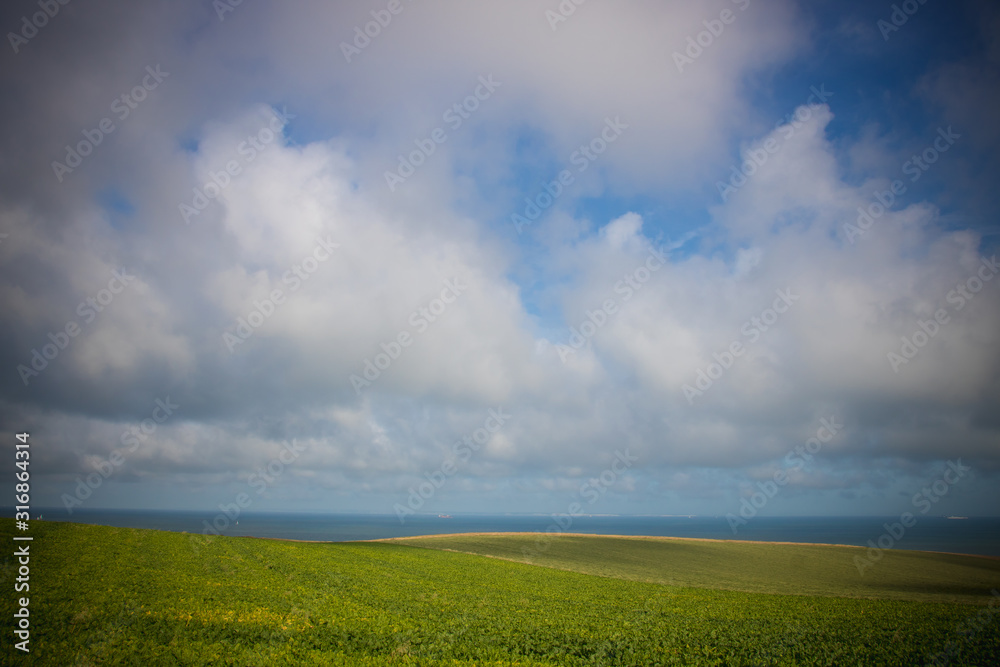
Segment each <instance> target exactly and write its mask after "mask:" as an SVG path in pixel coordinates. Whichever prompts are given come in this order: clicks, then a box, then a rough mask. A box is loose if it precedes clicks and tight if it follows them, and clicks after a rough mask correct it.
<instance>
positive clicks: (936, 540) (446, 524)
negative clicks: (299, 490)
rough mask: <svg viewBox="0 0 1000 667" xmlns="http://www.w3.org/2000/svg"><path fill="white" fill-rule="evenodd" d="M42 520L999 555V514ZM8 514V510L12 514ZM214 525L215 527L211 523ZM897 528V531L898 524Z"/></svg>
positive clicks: (103, 515) (335, 536)
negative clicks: (740, 519)
mask: <svg viewBox="0 0 1000 667" xmlns="http://www.w3.org/2000/svg"><path fill="white" fill-rule="evenodd" d="M40 512H41V513H42V514H44V516H45V520H46V521H72V522H76V523H90V524H99V525H105V526H118V527H127V528H154V529H157V530H170V531H175V532H188V533H204V532H206V530H209V528H210V527H211V526H212V522H213V520H216V519H218V521H217V527H218V528H219V531H218V532H219V534H222V535H231V536H248V537H269V538H281V539H292V540H318V541H329V542H343V541H352V540H374V539H382V538H387V537H406V536H412V535H435V534H438V533H473V532H543V531H546V530H549V531H551V532H573V533H591V534H608V535H656V536H672V537H701V538H711V539H722V540H729V539H738V540H752V541H762V542H806V543H813V544H816V543H827V544H850V545H856V546H868V541H869V540H871V541H872V542H873V543H875V544H879V538H880V537H881V538H882V544H881V545H880V546H885V545H887V544H889V542H890V540H891V541H892V544H891V547H892V548H896V549H912V550H918V551H946V552H952V553H964V554H977V555H983V556H996V557H1000V517H971V518H968V519H947V518H944V517H933V516H918V517H917V523H916V525H914V526H912V527H910V528H906V529H905V532H904V533H903V535H902V536H901V537H899V539H898V540H897V539H895V538H892V537H889V536H887V535H888V534H887V529H886V527H885V524H887V523H888V524H890V525H891V524H893V523H895V522H898V521H899V517H898V516H895V517H755V518H753V519H750V520H749V521H748V522H747V524H746V525H743V526H739V527H738V532H737V533H736V534H735V535H734V534H733V531H732V530H731V529H730V527H729V524H728V523H727V522H726V519H725V517H721V516H720V517H710V516H694V517H687V516H624V515H621V516H618V515H595V516H577V517H572V518H571V523H570V524H569V525H568V526H567V525H565V524H566V518H563V519H561V521H562V523H563V526H562V527H560V526H559V525H558V524H557V523H556V522H555V521H554V519H553V518H552V516H551V515H525V514H509V515H495V514H456V515H453V516H451V517H446V518H444V517H439V516H436V515H412V516H408V517H406V521H405V523H400V520H399V518H398V517H396V515H395V514H301V513H272V512H245V513H243V514H241V515H240V516H239V517H238V520H239V524H236V523H235V522H233V521H228V523H229V525H228V526H226V525H225V524H226V522H227V521H224V520H222V519H220V518H219V515H218V514H217V513H209V512H170V511H143V510H88V509H77V510H75V511H74V512H73V514H72V515H69V514H67V513H66V511H65V510H64V509H62V508H52V509H49V510H45V509H43V510H40ZM10 516H13V514H10ZM213 530H214V529H213ZM897 534H898V532H897Z"/></svg>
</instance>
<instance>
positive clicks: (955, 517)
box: [948, 516, 969, 519]
mask: <svg viewBox="0 0 1000 667" xmlns="http://www.w3.org/2000/svg"><path fill="white" fill-rule="evenodd" d="M948 518H949V519H968V518H969V517H967V516H950V517H948Z"/></svg>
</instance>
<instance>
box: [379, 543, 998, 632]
mask: <svg viewBox="0 0 1000 667" xmlns="http://www.w3.org/2000/svg"><path fill="white" fill-rule="evenodd" d="M388 541H391V542H393V543H397V544H407V545H414V546H423V547H430V548H433V549H450V550H453V551H461V552H465V553H473V554H481V555H486V556H494V557H497V558H505V559H508V560H516V561H520V562H525V563H532V564H535V565H543V566H545V567H554V568H558V569H562V570H570V571H572V572H582V573H584V574H596V575H598V576H604V577H616V578H620V579H631V580H633V581H647V582H653V583H661V584H670V585H673V586H696V587H699V588H714V589H723V590H733V591H744V592H747V593H779V594H789V593H792V594H795V595H819V596H835V597H865V598H879V599H889V600H917V601H923V602H968V603H971V604H983V603H988V602H989V601H991V600H996V598H995V597H994V596H993V595H991V594H990V591H991V590H992V589H994V588H996V589H1000V559H996V558H982V557H977V556H963V555H958V554H939V553H929V552H926V551H904V550H899V549H896V550H886V551H884V552H883V553H882V554H879V560H878V561H877V562H874V563H873V564H872V565H870V566H869V565H862V570H863V574H862V572H859V569H858V567H857V565H856V561H855V558H856V557H857V558H866V557H867V554H866V550H865V549H859V548H858V547H850V546H830V545H813V544H775V543H768V542H740V541H724V542H720V541H717V540H695V539H680V538H669V537H667V538H663V537H641V538H636V537H609V536H603V535H602V536H596V535H561V534H556V535H538V534H511V533H506V534H495V533H494V534H463V535H435V536H428V537H406V538H398V539H395V540H388ZM995 604H998V605H1000V600H996V603H995ZM998 627H1000V625H998Z"/></svg>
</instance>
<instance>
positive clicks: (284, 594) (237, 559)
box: [0, 519, 1000, 666]
mask: <svg viewBox="0 0 1000 667" xmlns="http://www.w3.org/2000/svg"><path fill="white" fill-rule="evenodd" d="M12 532H13V521H11V520H7V519H5V520H2V521H0V537H2V538H3V539H4V540H6V543H7V544H8V545H11V544H14V543H13V542H12V541H11V533H12ZM31 533H32V534H33V535H34V537H35V539H34V541H33V542H32V552H31V553H32V555H31V581H30V583H31V592H30V597H31V605H30V611H31V622H32V642H31V653H30V654H28V655H23V654H20V653H19V652H16V651H14V649H13V647H12V645H11V644H12V642H11V641H9V639H10V637H11V631H12V625H13V624H12V620H11V619H12V614H13V611H14V608H15V602H14V600H15V594H14V593H13V592H12V591H13V583H14V577H15V576H16V564H15V560H14V559H13V558H12V556H11V555H9V554H10V553H11V552H12V551H13V549H7V550H6V551H5V552H4V553H5V555H4V557H3V559H2V560H0V563H2V572H3V586H4V588H5V589H6V590H7V591H8V593H7V594H6V595H4V596H3V598H2V599H3V603H2V604H3V616H4V618H6V619H8V621H7V623H8V624H10V626H9V627H8V629H5V630H4V636H5V638H6V639H5V641H4V647H3V651H4V652H3V661H4V664H40V665H106V664H135V665H139V664H142V665H186V664H198V665H200V664H212V665H274V664H288V665H292V664H295V665H301V664H315V665H642V666H646V665H674V664H676V665H857V664H863V665H919V664H925V663H926V662H927V660H928V659H929V656H930V655H932V654H936V653H939V652H941V651H944V650H945V649H946V647H947V646H948V644H949V642H953V643H954V647H955V648H954V650H953V659H952V660H951V662H950V663H949V664H953V665H961V664H965V665H996V664H1000V632H998V629H1000V614H997V613H995V612H997V611H1000V605H996V606H988V599H989V598H990V596H989V593H988V592H989V589H990V588H991V587H998V588H1000V571H998V569H997V566H996V561H992V560H989V559H980V558H972V557H954V556H939V555H929V556H923V557H921V558H917V559H916V560H913V561H905V560H904V561H901V562H905V563H906V567H905V569H906V572H904V573H902V574H896V575H892V574H891V573H888V572H886V573H885V574H883V575H881V579H880V580H879V581H880V582H881V583H878V584H876V585H874V586H871V587H869V588H868V589H867V590H863V591H859V590H846V589H844V590H840V587H842V586H843V585H846V583H847V581H846V579H844V577H845V574H844V573H843V572H836V571H831V570H829V569H825V568H824V567H821V566H814V565H808V564H807V563H809V562H810V561H814V560H816V559H819V562H821V563H832V562H834V561H835V560H837V559H839V558H840V556H839V555H837V556H836V557H834V556H833V555H831V554H829V553H827V554H824V553H823V548H822V547H811V546H810V547H802V546H793V545H746V544H739V543H726V542H700V543H691V542H689V541H674V542H668V541H665V540H619V539H614V538H596V537H587V538H573V537H563V538H560V539H559V540H553V541H552V542H551V544H550V546H549V547H548V548H547V549H546V550H545V553H544V555H542V556H538V557H535V558H534V561H535V562H536V563H538V564H536V565H529V564H524V563H517V562H512V561H510V560H502V559H500V558H490V557H484V556H481V555H474V554H469V553H459V552H457V551H443V550H441V549H437V548H426V547H427V546H430V545H431V544H434V546H437V547H443V548H447V549H455V548H463V549H477V550H482V551H483V552H484V553H486V552H490V553H491V554H492V555H500V556H503V555H505V554H506V556H507V557H512V558H513V557H520V554H521V548H522V547H523V544H522V543H520V542H519V540H524V539H526V538H525V537H524V536H510V537H506V538H502V539H497V538H488V539H487V538H486V537H484V536H454V537H448V538H423V539H421V540H413V541H395V542H362V543H327V544H319V543H302V542H280V541H271V540H257V539H250V538H216V539H214V540H213V541H212V542H211V543H209V544H207V545H204V544H200V543H199V544H198V545H196V543H195V541H194V539H193V538H192V536H189V535H184V534H178V533H167V532H159V531H152V530H134V529H125V528H108V527H102V526H86V525H79V524H68V523H51V522H33V524H32V529H31ZM504 540H509V541H510V542H509V543H508V544H506V545H505V544H504ZM435 541H436V543H435ZM563 541H564V542H563ZM408 542H410V543H408ZM560 543H561V544H560ZM418 544H421V545H423V546H417V545H418ZM752 547H756V548H764V547H768V548H771V549H774V550H773V551H771V552H767V551H757V552H755V551H753V548H752ZM690 549H694V551H690ZM733 549H735V550H736V551H731V550H733ZM588 554H589V555H588ZM892 555H893V556H895V555H897V554H892ZM546 559H551V561H550V562H548V563H545V560H546ZM741 563H745V565H741ZM542 564H549V565H553V566H555V567H543V566H540V565H542ZM848 566H850V567H853V565H851V563H850V560H849V559H848ZM896 567H897V565H896V564H894V563H893V562H892V561H890V560H888V558H887V559H886V560H883V561H882V562H880V563H879V564H878V565H877V567H876V568H875V569H873V570H872V571H871V572H870V574H871V575H875V574H876V573H877V572H879V571H881V570H891V569H895V568H896ZM556 568H563V569H556ZM788 568H792V569H793V570H794V569H795V568H799V572H798V573H795V572H790V573H789V572H785V573H782V571H783V570H787V569H788ZM741 569H742V570H745V571H743V572H742V573H741ZM569 570H577V571H569ZM713 572H715V573H717V574H718V580H717V581H716V580H714V579H713ZM935 572H943V573H944V574H942V575H935ZM595 575H600V576H595ZM741 575H742V578H741ZM855 576H857V575H856V571H855ZM868 576H869V575H866V577H865V579H867V578H868ZM935 576H937V579H935V578H934V577H935ZM659 581H667V582H670V581H673V582H674V583H673V584H671V583H657V582H659ZM935 581H936V582H937V583H936V586H937V587H936V588H935V584H934V583H933V582H935ZM741 582H742V584H741ZM743 584H745V585H743ZM786 585H790V586H793V588H794V589H790V590H784V588H783V587H784V586H786ZM806 585H808V586H809V587H810V588H809V589H808V592H809V593H810V595H803V594H802V593H803V591H802V590H801V587H802V586H806ZM980 585H982V586H983V589H982V590H979V589H975V587H976V586H980ZM741 587H742V588H747V589H752V590H754V591H757V592H746V591H741V590H723V589H726V588H729V589H732V588H741ZM974 589H975V590H974ZM880 590H881V591H883V592H885V593H887V594H888V593H891V594H892V595H893V596H894V597H896V598H899V597H908V596H909V597H911V598H914V599H863V598H860V597H834V595H881V593H879V591H880ZM762 591H772V592H762ZM779 592H783V593H796V594H790V595H785V594H778V593H779ZM17 595H23V594H17ZM935 597H936V598H939V599H942V600H944V599H952V600H959V599H961V600H971V601H973V602H971V603H970V602H962V603H959V602H940V601H939V602H929V601H926V600H928V599H931V598H935ZM977 615H978V618H979V619H980V620H979V621H977V620H976V619H977ZM963 630H964V631H966V634H962V631H963Z"/></svg>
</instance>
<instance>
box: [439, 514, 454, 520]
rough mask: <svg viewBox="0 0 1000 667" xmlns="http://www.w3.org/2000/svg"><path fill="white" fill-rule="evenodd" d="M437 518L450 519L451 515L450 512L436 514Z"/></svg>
mask: <svg viewBox="0 0 1000 667" xmlns="http://www.w3.org/2000/svg"><path fill="white" fill-rule="evenodd" d="M438 518H439V519H450V518H451V515H450V514H438Z"/></svg>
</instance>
